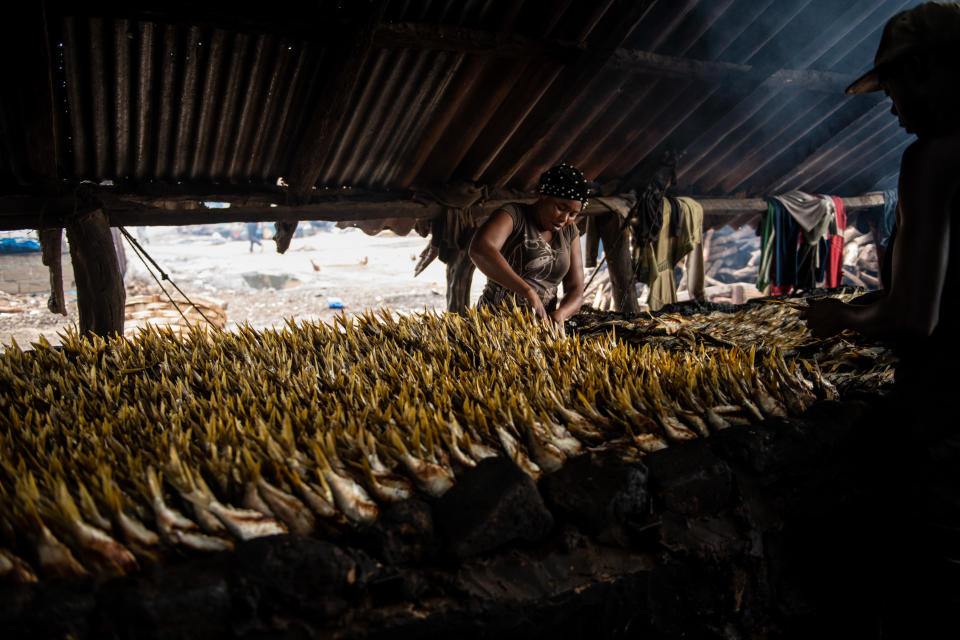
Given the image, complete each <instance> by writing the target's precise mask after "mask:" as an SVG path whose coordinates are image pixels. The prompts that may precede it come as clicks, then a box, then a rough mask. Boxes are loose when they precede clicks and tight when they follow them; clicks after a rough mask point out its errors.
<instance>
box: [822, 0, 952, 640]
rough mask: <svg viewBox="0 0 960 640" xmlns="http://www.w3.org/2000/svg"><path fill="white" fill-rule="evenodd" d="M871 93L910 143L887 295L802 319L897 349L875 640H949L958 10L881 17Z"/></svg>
mask: <svg viewBox="0 0 960 640" xmlns="http://www.w3.org/2000/svg"><path fill="white" fill-rule="evenodd" d="M881 90H882V91H884V92H885V93H886V94H887V95H888V96H889V97H890V99H891V100H892V102H893V107H892V113H893V114H894V115H895V116H897V117H898V118H899V121H900V125H901V126H902V127H903V128H904V129H906V131H907V132H908V133H912V134H915V135H916V136H917V140H916V141H915V142H913V144H911V145H910V146H909V147H908V148H907V149H906V151H905V152H904V154H903V158H902V160H901V164H900V181H899V185H898V196H899V202H900V204H899V208H898V210H897V221H896V227H895V229H894V233H893V234H892V235H891V237H890V241H889V243H888V246H887V256H885V257H886V260H885V261H884V262H885V265H884V267H885V268H884V269H883V271H884V273H883V274H882V275H883V278H882V279H883V292H882V293H881V294H874V295H871V296H864V297H862V298H859V299H857V300H855V301H854V304H845V303H843V302H840V301H838V300H835V299H824V300H819V301H814V302H811V303H810V305H809V307H808V308H807V309H806V310H805V311H804V312H803V316H804V317H805V319H806V322H807V325H808V327H809V329H810V331H811V332H812V333H813V335H814V336H816V337H825V336H830V335H834V334H836V333H839V332H840V331H843V330H845V329H852V330H854V331H858V332H860V333H863V334H865V335H868V336H873V337H877V338H883V339H887V340H890V341H891V342H892V343H893V345H894V346H895V348H896V350H897V352H898V356H899V364H898V366H897V369H896V383H895V386H894V390H893V392H892V393H891V398H890V403H891V405H890V407H889V408H888V410H886V411H884V412H882V413H883V414H882V415H880V413H881V412H877V413H878V417H877V421H876V423H877V425H878V428H877V429H876V433H875V437H876V439H877V444H875V445H870V446H872V447H873V448H872V449H871V450H870V455H869V457H870V458H871V460H872V463H871V464H872V466H868V467H867V468H868V469H870V470H872V472H873V474H874V477H869V476H868V477H865V478H864V483H865V484H866V483H867V482H875V483H876V484H875V487H878V488H875V489H874V490H875V491H877V492H878V494H880V493H882V494H883V503H884V505H883V507H882V509H883V510H884V511H885V513H883V514H882V516H878V517H877V519H876V521H875V522H873V523H872V524H873V525H875V526H874V527H871V530H870V531H869V532H868V533H867V537H865V538H864V540H865V542H864V543H865V544H866V546H867V548H869V549H872V550H873V551H875V552H879V553H880V554H881V555H882V556H883V557H882V558H881V557H879V556H877V557H875V558H874V562H882V569H881V570H879V573H880V574H881V575H880V576H878V577H879V582H878V584H880V585H881V595H882V597H881V600H883V599H886V600H887V602H880V606H881V608H883V609H885V610H884V612H883V613H882V615H881V619H882V620H884V621H885V622H884V624H883V629H882V633H883V637H915V638H921V637H923V638H934V637H957V634H958V633H960V631H958V629H960V626H957V625H958V623H957V622H956V612H957V611H960V421H958V420H957V417H956V415H955V414H954V415H944V414H943V412H942V409H945V408H947V407H948V406H951V405H950V399H951V398H953V397H955V395H956V367H957V364H958V357H960V332H958V329H960V219H958V216H960V3H957V2H942V3H941V2H927V3H924V4H921V5H918V6H916V7H913V8H912V9H909V10H907V11H903V12H901V13H898V14H897V15H895V16H894V17H893V18H891V19H890V21H889V22H888V23H887V25H886V27H885V28H884V30H883V36H882V38H881V40H880V46H879V49H878V50H877V54H876V58H875V65H874V68H873V69H871V70H870V71H869V72H868V73H867V74H866V75H864V76H863V77H861V78H860V79H858V80H857V81H856V82H854V83H853V84H852V85H850V87H849V88H848V89H847V93H868V92H873V91H881ZM865 457H867V456H865ZM887 510H888V511H887ZM875 515H877V514H875ZM871 539H873V540H874V542H873V543H870V542H869V540H871ZM947 624H949V625H951V626H952V627H953V628H952V631H948V629H949V627H945V626H944V625H947ZM941 634H949V635H941Z"/></svg>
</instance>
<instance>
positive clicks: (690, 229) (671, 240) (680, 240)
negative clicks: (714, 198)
mask: <svg viewBox="0 0 960 640" xmlns="http://www.w3.org/2000/svg"><path fill="white" fill-rule="evenodd" d="M677 200H678V202H679V204H680V211H679V212H674V211H672V210H671V209H672V208H671V206H670V202H669V201H668V200H664V203H663V226H662V227H660V235H659V236H658V237H657V239H656V241H654V242H651V243H649V244H648V245H647V246H646V247H645V248H644V252H643V261H644V263H645V266H646V271H647V284H648V285H650V296H649V298H647V304H648V305H649V307H650V310H651V311H659V310H660V308H661V307H663V305H665V304H670V303H673V302H677V283H676V280H675V278H674V277H673V268H674V267H675V266H676V264H677V263H678V262H680V260H682V259H683V258H684V256H686V255H687V254H688V253H690V252H691V251H692V250H693V249H694V248H695V247H700V249H699V250H700V251H702V250H703V249H702V242H703V207H702V206H700V204H699V203H697V202H696V201H695V200H693V199H692V198H678V199H677ZM674 215H681V216H683V218H682V220H681V221H680V232H679V233H678V234H677V236H676V237H673V236H671V235H670V217H671V216H674ZM696 264H698V267H699V270H700V271H701V273H700V274H688V276H687V278H688V281H693V282H698V283H699V284H698V286H695V287H693V290H692V291H691V295H692V296H693V297H694V298H697V299H702V298H703V289H702V287H703V275H702V271H703V260H700V261H699V262H698V263H696ZM697 275H699V278H697ZM697 289H699V291H698V290H697Z"/></svg>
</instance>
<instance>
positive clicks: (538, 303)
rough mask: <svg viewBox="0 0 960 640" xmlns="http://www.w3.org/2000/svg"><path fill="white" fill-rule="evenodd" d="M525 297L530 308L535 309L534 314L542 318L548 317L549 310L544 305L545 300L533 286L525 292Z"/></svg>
mask: <svg viewBox="0 0 960 640" xmlns="http://www.w3.org/2000/svg"><path fill="white" fill-rule="evenodd" d="M523 299H524V300H526V302H527V305H529V307H530V310H531V311H533V315H535V316H537V317H538V318H540V319H541V320H546V319H547V317H548V316H547V310H546V308H545V307H544V306H543V300H541V299H540V296H538V295H537V292H536V291H534V290H533V287H529V288H528V289H527V291H525V292H524V294H523Z"/></svg>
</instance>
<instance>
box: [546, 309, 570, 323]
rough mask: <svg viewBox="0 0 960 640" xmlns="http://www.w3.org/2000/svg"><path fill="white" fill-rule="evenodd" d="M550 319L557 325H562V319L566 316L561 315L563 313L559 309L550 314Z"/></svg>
mask: <svg viewBox="0 0 960 640" xmlns="http://www.w3.org/2000/svg"><path fill="white" fill-rule="evenodd" d="M550 319H551V320H552V321H553V323H554V324H555V325H557V326H558V327H563V321H564V320H566V318H565V317H564V316H563V313H562V312H561V311H560V310H559V309H557V310H556V311H554V312H552V313H551V314H550Z"/></svg>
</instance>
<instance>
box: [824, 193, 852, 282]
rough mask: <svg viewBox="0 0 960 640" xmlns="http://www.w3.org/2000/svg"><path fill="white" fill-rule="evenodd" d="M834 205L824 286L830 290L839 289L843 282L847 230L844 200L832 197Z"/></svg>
mask: <svg viewBox="0 0 960 640" xmlns="http://www.w3.org/2000/svg"><path fill="white" fill-rule="evenodd" d="M831 198H832V200H833V205H834V211H835V216H834V219H835V220H834V224H832V225H831V227H830V231H831V235H830V259H829V262H828V264H827V272H826V276H825V278H824V283H823V284H824V286H825V287H827V288H828V289H833V288H834V287H839V286H840V284H841V283H842V282H843V231H844V229H846V228H847V208H846V205H844V204H843V200H842V199H841V198H838V197H836V196H831Z"/></svg>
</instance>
